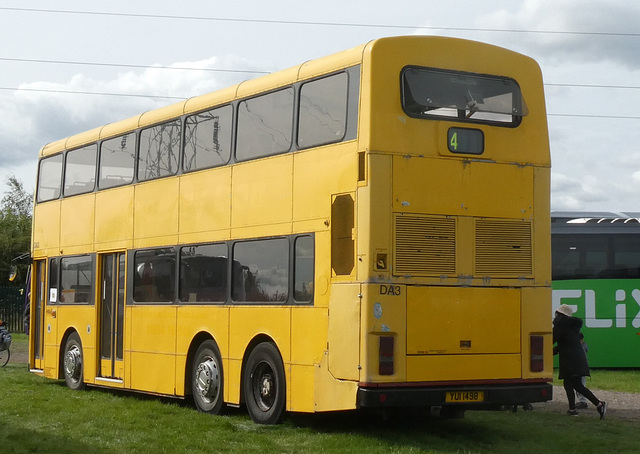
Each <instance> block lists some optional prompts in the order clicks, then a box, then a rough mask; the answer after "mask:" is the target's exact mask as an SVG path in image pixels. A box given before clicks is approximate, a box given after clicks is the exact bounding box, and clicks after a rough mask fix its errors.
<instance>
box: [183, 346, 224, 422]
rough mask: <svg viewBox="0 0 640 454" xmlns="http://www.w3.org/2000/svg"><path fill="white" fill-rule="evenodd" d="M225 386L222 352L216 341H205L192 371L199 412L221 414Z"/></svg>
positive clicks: (193, 387) (194, 395) (198, 351)
mask: <svg viewBox="0 0 640 454" xmlns="http://www.w3.org/2000/svg"><path fill="white" fill-rule="evenodd" d="M223 384H224V379H223V374H222V360H221V359H220V350H219V349H218V346H217V345H216V343H215V342H214V341H212V340H208V341H205V342H203V343H202V344H201V345H200V347H198V350H197V351H196V356H195V357H194V359H193V368H192V370H191V389H192V391H193V401H194V403H195V404H196V407H197V408H198V410H200V411H202V412H204V413H212V414H214V415H218V414H220V412H221V411H222V408H223V406H224V395H223V392H222V390H223V389H224V388H223Z"/></svg>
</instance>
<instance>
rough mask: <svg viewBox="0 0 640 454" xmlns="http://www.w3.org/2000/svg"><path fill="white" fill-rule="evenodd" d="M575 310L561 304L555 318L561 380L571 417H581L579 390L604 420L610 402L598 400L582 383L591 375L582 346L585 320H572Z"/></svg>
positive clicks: (554, 330) (559, 376) (555, 335)
mask: <svg viewBox="0 0 640 454" xmlns="http://www.w3.org/2000/svg"><path fill="white" fill-rule="evenodd" d="M572 314H573V309H571V306H569V305H567V304H563V305H561V306H560V307H559V308H558V309H557V310H556V316H555V318H554V319H553V343H554V344H556V343H557V346H556V347H554V348H553V354H554V355H555V354H556V353H557V354H558V360H559V366H560V367H559V370H558V378H560V379H562V380H564V390H565V392H566V393H567V399H569V411H568V414H569V415H572V416H577V415H578V411H577V410H576V391H578V392H579V393H580V394H582V395H583V396H584V397H586V398H587V399H589V400H590V401H591V403H592V404H593V405H595V406H596V408H597V409H598V413H599V414H600V419H604V415H605V414H606V413H607V403H606V402H604V401H601V400H598V398H597V397H596V396H594V395H593V393H592V392H591V391H590V390H589V389H588V388H587V387H586V386H584V385H583V384H582V381H581V377H584V376H589V375H590V374H589V364H588V363H587V355H586V354H585V352H584V350H583V348H582V346H581V345H580V329H581V328H582V320H581V319H580V318H578V317H572Z"/></svg>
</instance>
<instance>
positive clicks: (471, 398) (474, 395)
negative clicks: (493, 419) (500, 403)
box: [445, 391, 484, 402]
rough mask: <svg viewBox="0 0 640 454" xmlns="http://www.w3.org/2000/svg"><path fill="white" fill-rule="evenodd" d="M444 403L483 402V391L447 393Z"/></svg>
mask: <svg viewBox="0 0 640 454" xmlns="http://www.w3.org/2000/svg"><path fill="white" fill-rule="evenodd" d="M445 401H446V402H484V391H447V396H446V398H445Z"/></svg>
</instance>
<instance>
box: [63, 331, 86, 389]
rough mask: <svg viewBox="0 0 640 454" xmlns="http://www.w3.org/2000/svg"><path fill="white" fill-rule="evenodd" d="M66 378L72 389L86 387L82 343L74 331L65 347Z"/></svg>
mask: <svg viewBox="0 0 640 454" xmlns="http://www.w3.org/2000/svg"><path fill="white" fill-rule="evenodd" d="M64 379H65V381H66V382H67V386H68V387H69V388H71V389H75V390H77V389H82V388H84V373H83V364H82V344H80V337H79V336H78V334H77V333H72V334H71V335H70V336H69V338H68V339H67V343H66V344H65V347H64Z"/></svg>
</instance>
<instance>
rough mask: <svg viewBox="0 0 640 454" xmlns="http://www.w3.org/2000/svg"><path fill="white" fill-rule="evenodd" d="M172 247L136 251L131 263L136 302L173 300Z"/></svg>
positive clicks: (173, 262) (173, 263)
mask: <svg viewBox="0 0 640 454" xmlns="http://www.w3.org/2000/svg"><path fill="white" fill-rule="evenodd" d="M175 255H176V254H175V251H174V249H173V248H162V249H151V250H148V251H137V252H136V253H135V256H134V263H133V300H134V301H135V302H136V303H151V302H153V303H162V302H167V303H168V302H173V301H174V299H175V288H176V285H175V264H176V257H175Z"/></svg>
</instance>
